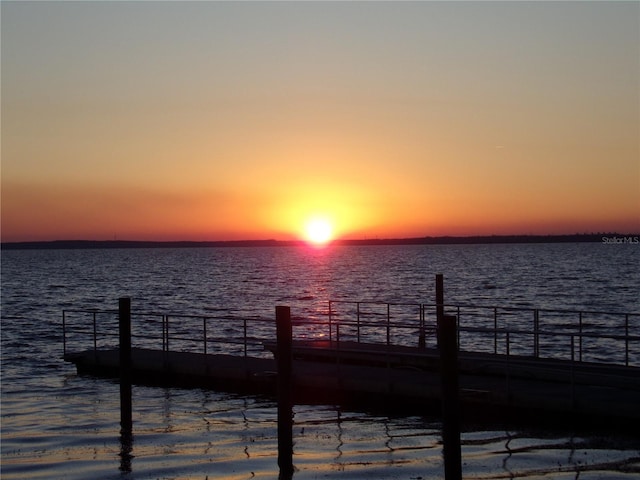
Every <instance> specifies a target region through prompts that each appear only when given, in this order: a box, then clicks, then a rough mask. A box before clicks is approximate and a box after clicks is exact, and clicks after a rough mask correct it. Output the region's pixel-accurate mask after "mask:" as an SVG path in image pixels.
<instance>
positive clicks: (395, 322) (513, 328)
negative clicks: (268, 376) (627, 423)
mask: <svg viewBox="0 0 640 480" xmlns="http://www.w3.org/2000/svg"><path fill="white" fill-rule="evenodd" d="M339 305H351V306H352V310H351V311H347V312H345V311H336V307H339ZM367 306H375V307H376V308H380V307H386V308H384V311H382V310H378V311H377V312H372V311H368V310H367V308H366V307H367ZM438 306H440V305H437V304H431V303H409V302H405V303H403V302H395V303H394V302H383V301H354V300H329V301H328V311H327V312H326V313H324V314H323V316H325V317H326V319H320V318H318V317H316V318H312V319H309V320H301V319H294V320H293V322H292V325H293V326H294V327H304V326H318V327H319V328H323V327H327V328H328V339H329V340H330V341H333V337H334V335H333V334H334V333H335V334H337V335H338V337H337V341H338V342H340V340H341V337H342V339H344V338H355V339H356V341H358V342H360V341H361V333H362V332H361V329H371V328H373V329H377V328H380V329H382V330H380V331H379V335H381V338H384V337H385V332H384V329H385V328H386V343H387V344H389V345H390V344H391V332H392V330H393V332H394V334H395V333H397V332H398V331H399V330H402V329H409V330H413V331H415V330H418V331H419V332H420V334H421V335H422V339H423V342H424V334H425V332H428V333H430V334H431V333H433V332H434V331H435V322H433V321H430V322H427V321H426V312H427V311H429V316H430V317H434V316H435V315H433V314H432V312H430V309H431V308H436V307H438ZM393 307H416V310H415V311H414V310H413V309H412V310H411V311H409V310H402V311H397V309H394V308H393ZM444 307H445V308H446V309H455V311H456V313H457V316H458V335H459V337H458V338H459V344H460V346H461V347H462V346H463V345H462V343H461V342H460V334H461V333H462V334H466V333H480V334H489V335H493V344H494V352H493V353H495V354H498V353H499V352H498V345H502V342H504V338H506V342H507V344H506V346H505V347H504V350H505V351H506V354H507V355H509V352H510V347H511V346H512V345H516V346H518V345H519V344H520V345H522V344H526V343H528V342H529V341H530V340H527V341H526V342H524V343H523V342H522V340H516V339H514V337H519V338H520V339H521V338H522V337H525V338H528V337H529V336H532V337H533V352H534V353H533V357H535V358H539V357H540V358H541V355H540V339H542V338H548V337H550V336H553V337H557V338H571V343H572V347H571V350H572V351H571V356H572V358H573V355H574V351H573V350H574V347H573V342H574V341H576V340H577V342H578V345H577V348H578V361H579V362H581V361H582V358H583V339H584V340H585V341H588V340H590V339H604V340H612V341H620V342H623V347H624V351H623V353H624V356H625V359H624V365H627V366H628V365H629V364H630V352H631V349H630V345H631V344H632V343H633V345H634V350H633V352H632V355H633V356H634V358H635V357H636V356H637V355H638V351H637V350H638V349H637V347H636V345H637V343H639V342H640V335H638V334H636V333H635V332H636V329H637V328H638V325H637V324H636V322H635V321H634V322H633V325H631V323H630V319H631V318H632V317H636V316H640V313H635V312H611V311H595V310H594V311H584V310H567V309H550V308H535V307H514V306H487V305H474V304H444ZM468 309H473V310H475V312H472V315H473V318H474V319H476V318H478V317H479V321H482V319H484V320H489V321H490V322H491V323H492V325H491V326H490V327H487V326H484V327H483V326H479V325H468V324H465V323H464V320H466V318H465V315H466V316H468V315H469V314H470V312H469V311H468ZM234 311H235V312H238V313H236V314H232V312H234ZM514 311H518V312H527V313H528V314H529V315H531V313H533V323H530V324H529V325H531V328H526V327H523V326H522V323H521V321H522V320H520V321H519V322H518V323H519V325H509V322H510V321H511V320H512V319H511V318H508V317H507V318H506V321H505V319H504V313H505V312H514ZM62 313H63V325H62V326H63V350H64V353H65V354H66V353H67V333H68V332H72V331H73V332H79V333H84V334H87V333H88V334H91V335H92V337H93V348H94V350H95V349H97V345H98V336H100V338H102V337H108V338H112V337H117V336H118V334H117V331H115V330H114V331H113V332H106V331H102V332H100V334H98V330H99V327H100V326H102V321H98V320H97V317H98V316H99V315H105V314H106V315H113V316H114V317H117V314H118V310H114V309H96V308H87V309H78V308H69V309H64V310H63V312H62ZM240 313H242V316H240ZM70 314H82V315H89V316H91V319H92V325H91V324H86V325H85V326H84V328H85V330H82V329H83V326H78V325H68V323H69V322H68V316H69V315H70ZM550 314H551V315H553V314H557V315H566V314H570V315H577V316H578V317H577V322H567V323H563V324H560V325H558V324H555V325H550V324H544V320H547V319H548V316H549V315H550ZM500 315H502V319H501V322H498V318H499V317H500ZM588 315H606V316H615V317H619V318H622V319H624V324H623V325H617V326H602V330H603V331H601V332H598V331H596V332H594V331H593V330H598V328H599V327H600V326H599V325H594V324H592V323H591V321H592V319H589V322H586V321H585V319H584V316H588ZM131 316H132V320H133V319H136V318H141V317H151V318H154V319H155V320H154V322H155V323H156V324H158V323H161V324H162V332H161V335H159V334H158V333H159V332H158V331H156V330H155V329H152V331H150V332H135V333H134V334H133V336H134V337H135V338H138V339H144V340H151V341H154V340H158V341H160V340H161V341H162V349H163V351H169V350H171V347H172V342H182V343H184V342H190V343H193V344H196V345H198V344H199V345H200V347H199V348H200V349H201V350H203V351H204V353H208V351H209V350H210V349H209V348H208V347H209V345H211V344H218V343H226V344H234V345H238V344H241V345H243V352H244V355H245V356H247V355H248V348H249V346H251V347H252V348H253V347H255V346H260V345H263V343H264V341H265V340H267V339H265V338H261V337H260V336H259V335H258V336H255V335H249V331H248V327H247V323H248V322H259V323H262V324H271V325H273V326H274V328H275V322H274V320H273V319H272V318H267V317H264V316H261V315H252V314H250V313H249V314H247V312H243V311H242V310H240V309H237V310H235V309H229V308H220V309H212V310H211V311H210V312H208V313H205V314H203V313H183V312H164V313H162V312H153V311H132V313H131ZM371 316H378V317H379V318H378V319H377V320H378V321H372V320H371V319H370V318H371ZM407 318H410V320H407ZM184 319H188V320H193V321H196V322H201V324H200V326H195V327H194V326H189V327H187V328H188V329H190V331H189V332H188V333H187V332H185V331H175V330H172V329H171V327H172V326H174V325H175V324H176V323H179V322H180V320H184ZM541 319H542V320H541ZM216 320H217V321H220V320H223V321H225V322H226V323H225V324H228V322H229V321H231V322H234V326H237V325H238V324H239V325H241V328H242V330H241V331H237V332H235V333H233V334H232V333H231V332H229V333H226V334H224V335H221V334H220V333H215V332H214V331H213V330H214V329H210V328H209V325H210V323H209V322H213V321H216ZM527 321H528V322H529V321H531V320H527ZM235 322H238V323H235ZM499 323H502V324H499ZM505 323H506V326H505V325H504V324H505ZM541 323H542V324H543V325H541ZM340 326H342V327H343V331H342V332H340ZM550 326H553V328H554V329H555V330H554V331H549V327H550ZM344 328H347V329H348V328H352V330H353V332H351V331H347V332H346V333H345V330H344ZM614 328H617V329H619V330H620V329H621V330H622V331H623V333H615V332H614V333H611V332H605V331H604V330H605V329H609V330H611V329H614ZM632 328H633V331H630V330H631V329H632ZM364 335H365V336H367V335H370V333H366V332H365V334H364ZM429 338H431V337H429ZM394 341H395V340H394ZM376 343H377V342H376ZM422 346H424V344H423V345H422ZM519 348H522V347H519ZM619 363H623V362H619ZM635 363H637V361H635V360H634V364H635Z"/></svg>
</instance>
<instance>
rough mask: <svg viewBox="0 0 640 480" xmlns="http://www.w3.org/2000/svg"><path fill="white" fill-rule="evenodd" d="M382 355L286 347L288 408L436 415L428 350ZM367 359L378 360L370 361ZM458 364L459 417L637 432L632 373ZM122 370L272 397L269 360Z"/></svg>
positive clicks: (97, 364)
mask: <svg viewBox="0 0 640 480" xmlns="http://www.w3.org/2000/svg"><path fill="white" fill-rule="evenodd" d="M269 347H270V346H267V348H269ZM386 350H388V349H386V348H384V347H383V346H382V347H381V346H376V345H351V346H348V345H341V346H340V352H339V354H338V352H337V351H336V349H335V348H332V347H331V346H330V345H326V343H318V344H313V343H310V342H303V343H299V344H298V343H296V344H294V349H293V352H294V362H293V388H294V399H295V401H296V402H300V403H305V402H310V403H323V404H344V405H349V406H365V407H369V406H371V407H384V408H386V409H391V410H405V409H406V410H407V411H409V410H413V411H417V410H423V411H429V409H433V411H434V412H437V411H438V405H439V402H440V388H441V387H440V377H439V370H438V353H437V351H434V350H428V351H416V350H418V349H413V350H414V351H413V352H410V351H409V349H408V348H400V349H398V348H394V349H392V351H391V352H389V351H386ZM372 356H375V357H377V359H378V361H377V362H372V361H371V360H372V358H371V357H372ZM489 357H492V358H489ZM65 360H67V361H69V362H73V363H74V364H75V365H76V367H77V370H78V373H80V374H91V375H99V376H106V377H117V376H118V375H119V351H118V350H117V349H110V350H97V351H92V350H90V351H85V352H81V353H75V354H67V355H66V356H65ZM459 365H460V377H459V383H460V393H461V403H462V406H463V412H465V411H466V412H467V413H468V416H469V417H475V416H483V415H485V414H487V415H491V414H492V413H495V412H500V413H501V414H504V415H506V414H507V413H512V414H513V415H516V416H517V415H521V414H522V413H523V412H527V413H531V412H533V413H538V414H547V415H548V414H555V415H566V414H569V415H572V416H578V417H582V418H600V419H612V420H622V421H631V422H637V423H639V424H640V369H638V368H634V367H618V366H604V365H585V364H581V365H579V366H571V365H568V364H567V362H564V361H550V360H549V361H544V362H539V361H532V360H530V359H526V358H522V359H514V358H508V359H507V358H496V356H489V355H482V354H468V353H464V352H461V354H460V358H459ZM132 368H133V371H132V376H133V379H134V381H135V382H138V383H143V384H152V385H165V386H190V387H200V388H210V389H221V390H229V391H234V392H240V393H254V394H267V395H272V394H274V393H275V389H276V375H277V374H276V363H275V360H274V359H273V358H254V357H243V356H234V355H223V354H202V353H191V352H163V351H161V350H149V349H140V348H134V349H133V350H132ZM572 376H573V381H572V380H571V378H572Z"/></svg>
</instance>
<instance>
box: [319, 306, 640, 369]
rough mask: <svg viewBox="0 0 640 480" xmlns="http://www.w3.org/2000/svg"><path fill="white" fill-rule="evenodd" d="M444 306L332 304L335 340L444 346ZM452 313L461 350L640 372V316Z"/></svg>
mask: <svg viewBox="0 0 640 480" xmlns="http://www.w3.org/2000/svg"><path fill="white" fill-rule="evenodd" d="M437 307H438V306H437V305H436V304H405V303H386V302H377V301H366V302H359V301H358V302H356V301H345V300H331V301H330V302H329V313H328V317H329V319H328V324H329V325H328V328H329V334H328V336H329V339H330V340H332V341H335V342H341V341H345V340H348V341H355V342H357V343H385V344H386V345H404V346H414V347H418V346H424V347H427V348H430V347H433V348H436V347H437V341H436V335H435V332H436V325H437ZM444 309H445V312H446V313H447V314H450V315H455V316H456V317H457V319H458V320H457V321H458V346H459V349H460V350H461V351H468V352H482V353H490V354H495V355H507V356H510V355H518V356H525V357H532V358H549V359H562V360H571V361H573V362H594V363H605V364H615V365H624V366H636V367H640V313H631V312H610V311H595V310H594V311H580V310H563V309H546V308H523V307H498V306H479V305H471V304H445V305H444ZM372 331H373V332H374V333H375V335H373V336H372V335H371V334H370V333H371V332H372ZM390 332H391V333H390Z"/></svg>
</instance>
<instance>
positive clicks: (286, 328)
mask: <svg viewBox="0 0 640 480" xmlns="http://www.w3.org/2000/svg"><path fill="white" fill-rule="evenodd" d="M276 339H277V350H276V352H277V353H276V361H277V368H278V467H280V476H279V478H280V479H281V480H286V479H290V478H292V476H293V470H294V469H293V401H292V398H291V395H292V388H291V376H292V365H291V364H292V360H293V354H292V341H293V332H292V328H291V309H290V307H285V306H276Z"/></svg>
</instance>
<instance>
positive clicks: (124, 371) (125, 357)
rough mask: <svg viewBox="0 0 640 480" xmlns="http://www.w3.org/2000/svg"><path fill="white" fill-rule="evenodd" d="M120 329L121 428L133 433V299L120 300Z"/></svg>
mask: <svg viewBox="0 0 640 480" xmlns="http://www.w3.org/2000/svg"><path fill="white" fill-rule="evenodd" d="M118 327H119V328H118V330H119V334H120V349H119V350H120V429H121V433H123V434H124V433H128V434H131V431H132V428H133V421H132V415H131V410H132V405H131V299H130V298H120V299H119V302H118Z"/></svg>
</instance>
